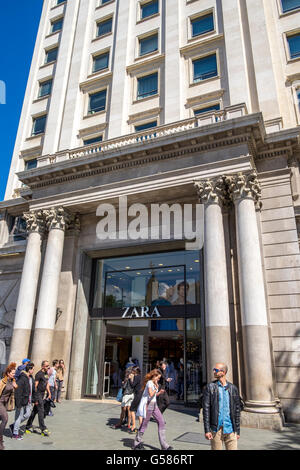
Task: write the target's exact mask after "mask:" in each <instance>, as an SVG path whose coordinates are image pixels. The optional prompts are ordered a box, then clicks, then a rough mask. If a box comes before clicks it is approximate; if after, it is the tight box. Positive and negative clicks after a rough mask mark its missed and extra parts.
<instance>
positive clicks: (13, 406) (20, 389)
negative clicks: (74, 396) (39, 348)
mask: <svg viewBox="0 0 300 470" xmlns="http://www.w3.org/2000/svg"><path fill="white" fill-rule="evenodd" d="M64 376H65V364H64V361H63V359H61V360H58V359H55V360H54V361H53V362H52V367H51V366H50V364H49V361H46V360H45V361H43V362H42V364H41V369H40V370H39V371H38V372H37V373H35V365H34V364H33V363H32V362H31V361H30V359H28V358H25V359H23V361H22V364H21V365H20V366H19V367H17V364H16V363H14V362H12V363H10V364H9V365H8V366H7V368H6V370H5V372H4V374H3V377H2V378H1V380H0V421H1V424H0V450H4V442H3V435H4V430H5V428H6V425H7V422H8V412H9V411H15V419H14V423H12V424H11V425H10V426H9V429H10V432H11V437H12V439H15V440H18V441H19V440H22V439H23V434H24V433H25V434H32V433H33V432H37V433H40V434H41V435H42V436H46V437H48V436H49V435H50V432H49V430H48V429H47V426H46V424H45V418H46V417H47V416H53V412H52V408H54V407H56V403H61V394H62V388H63V383H64ZM36 415H38V423H39V427H38V428H34V427H33V422H34V419H35V417H36ZM25 421H26V425H25V431H24V433H23V434H22V432H21V425H22V423H24V422H25Z"/></svg>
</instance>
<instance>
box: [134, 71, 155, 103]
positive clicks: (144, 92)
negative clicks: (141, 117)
mask: <svg viewBox="0 0 300 470" xmlns="http://www.w3.org/2000/svg"><path fill="white" fill-rule="evenodd" d="M137 82H138V87H137V88H138V89H137V99H138V100H140V99H142V98H147V97H148V96H152V95H156V94H157V92H158V74H157V73H152V74H151V75H146V76H145V77H140V78H138V81H137Z"/></svg>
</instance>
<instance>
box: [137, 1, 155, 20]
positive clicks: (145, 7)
mask: <svg viewBox="0 0 300 470" xmlns="http://www.w3.org/2000/svg"><path fill="white" fill-rule="evenodd" d="M156 13H158V0H152V1H151V2H147V3H141V19H142V20H143V19H144V18H148V17H149V16H152V15H155V14H156Z"/></svg>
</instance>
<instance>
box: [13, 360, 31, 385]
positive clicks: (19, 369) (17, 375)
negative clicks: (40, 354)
mask: <svg viewBox="0 0 300 470" xmlns="http://www.w3.org/2000/svg"><path fill="white" fill-rule="evenodd" d="M29 363H30V359H27V358H26V359H23V361H22V364H21V365H20V366H19V367H18V368H17V370H16V374H15V379H16V381H17V382H18V380H19V377H20V374H21V372H22V371H23V370H25V367H26V366H27V364H29Z"/></svg>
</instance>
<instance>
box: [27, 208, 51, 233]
mask: <svg viewBox="0 0 300 470" xmlns="http://www.w3.org/2000/svg"><path fill="white" fill-rule="evenodd" d="M23 217H24V219H25V222H26V228H27V232H28V233H30V232H35V233H40V234H41V235H43V234H44V233H45V229H46V226H45V218H44V214H43V211H40V210H39V211H29V212H24V214H23Z"/></svg>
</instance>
